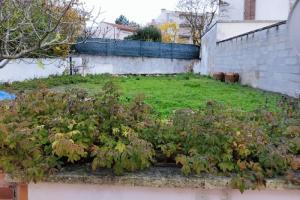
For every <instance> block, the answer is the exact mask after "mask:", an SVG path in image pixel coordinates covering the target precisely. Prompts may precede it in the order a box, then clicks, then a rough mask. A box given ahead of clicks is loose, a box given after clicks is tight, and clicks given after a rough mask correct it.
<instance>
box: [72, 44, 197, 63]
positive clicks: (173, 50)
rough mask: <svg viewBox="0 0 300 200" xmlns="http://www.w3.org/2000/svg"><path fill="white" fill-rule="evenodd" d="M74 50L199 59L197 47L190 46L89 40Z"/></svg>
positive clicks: (106, 53) (103, 53)
mask: <svg viewBox="0 0 300 200" xmlns="http://www.w3.org/2000/svg"><path fill="white" fill-rule="evenodd" d="M75 50H76V52H77V53H80V54H89V55H102V56H129V57H152V58H170V59H199V52H200V48H199V46H196V45H190V44H174V43H161V42H146V41H136V40H107V39H89V40H87V41H85V42H83V43H79V44H77V45H75Z"/></svg>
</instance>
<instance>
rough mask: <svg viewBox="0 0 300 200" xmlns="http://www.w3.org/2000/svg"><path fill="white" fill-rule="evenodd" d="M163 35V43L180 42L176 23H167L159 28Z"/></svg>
mask: <svg viewBox="0 0 300 200" xmlns="http://www.w3.org/2000/svg"><path fill="white" fill-rule="evenodd" d="M159 29H160V31H161V34H162V41H163V42H166V43H176V42H179V38H178V32H179V27H178V25H177V24H176V23H174V22H167V23H164V24H162V25H160V26H159Z"/></svg>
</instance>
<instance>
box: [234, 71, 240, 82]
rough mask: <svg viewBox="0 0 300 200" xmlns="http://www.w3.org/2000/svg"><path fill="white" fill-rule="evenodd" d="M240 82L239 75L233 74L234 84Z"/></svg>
mask: <svg viewBox="0 0 300 200" xmlns="http://www.w3.org/2000/svg"><path fill="white" fill-rule="evenodd" d="M239 81H240V74H239V73H234V82H235V83H238V82H239Z"/></svg>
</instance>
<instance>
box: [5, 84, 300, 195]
mask: <svg viewBox="0 0 300 200" xmlns="http://www.w3.org/2000/svg"><path fill="white" fill-rule="evenodd" d="M143 99H144V97H143V96H137V97H135V98H134V99H133V100H130V101H128V102H127V103H123V102H122V101H121V95H120V93H119V91H118V89H117V87H116V85H115V84H114V83H113V82H108V83H106V84H105V85H104V87H103V89H102V91H101V92H100V93H99V94H97V95H96V96H94V97H91V96H89V95H88V93H87V92H85V91H82V90H71V91H67V92H60V93H56V92H53V91H50V90H47V89H40V90H36V91H29V92H26V93H20V94H19V95H18V97H17V99H16V100H15V101H5V102H1V103H0V112H1V116H0V167H1V168H3V169H4V170H5V171H6V172H7V173H10V174H11V175H12V176H14V177H18V178H21V180H24V181H40V180H42V179H43V177H45V176H47V175H49V174H51V173H55V172H57V171H58V170H60V169H61V168H62V167H65V166H72V165H76V164H88V165H90V166H91V169H92V170H97V169H99V168H109V169H112V170H113V171H114V172H115V174H117V175H122V174H123V173H124V172H125V171H130V172H134V171H137V170H142V169H145V168H149V167H150V166H152V165H153V164H155V163H156V162H160V163H161V162H163V163H174V164H177V166H178V167H181V170H182V172H183V174H185V175H187V176H188V175H190V174H198V175H201V174H203V173H208V174H212V175H223V176H230V177H232V186H233V187H234V188H239V189H240V190H241V191H244V190H245V189H250V188H253V189H254V188H257V187H261V186H264V185H265V180H266V178H274V177H277V176H284V175H286V173H287V172H288V171H293V170H294V171H295V170H298V169H299V168H300V162H299V159H298V158H297V157H298V156H299V154H300V145H299V140H300V103H299V101H297V100H293V99H283V100H282V101H281V102H279V104H278V107H279V108H280V109H281V110H280V111H277V112H273V111H270V110H269V109H267V108H261V109H258V110H255V111H252V112H246V111H242V110H238V109H232V108H230V107H227V106H223V105H221V104H218V103H216V102H214V101H209V102H207V105H206V106H205V107H201V108H200V109H198V110H191V109H181V110H177V111H176V112H175V113H174V114H173V115H172V117H171V118H170V119H167V120H161V119H155V118H154V117H153V115H152V114H151V113H152V112H151V110H152V109H151V108H150V106H149V105H147V104H146V103H145V102H144V100H143Z"/></svg>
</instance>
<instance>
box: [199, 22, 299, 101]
mask: <svg viewBox="0 0 300 200" xmlns="http://www.w3.org/2000/svg"><path fill="white" fill-rule="evenodd" d="M216 32H217V31H216V30H212V31H211V32H210V33H209V34H208V35H207V36H206V38H204V42H205V40H207V41H213V40H214V39H213V38H216V34H217V33H216ZM202 52H203V47H202ZM210 52H211V53H213V55H212V54H209V56H208V58H205V57H202V61H201V65H200V69H199V71H200V72H206V74H212V73H214V72H238V73H240V75H241V83H242V84H245V85H250V86H252V87H255V88H260V89H263V90H268V91H274V92H280V93H283V94H287V95H290V96H294V97H299V96H300V58H299V56H298V55H297V54H296V51H295V50H294V49H293V48H292V46H291V45H290V42H289V38H288V27H287V25H286V24H284V23H283V24H281V25H278V26H273V27H270V28H267V29H264V30H259V31H257V32H252V33H249V34H247V35H244V36H238V37H235V38H234V39H230V40H225V41H220V42H217V43H211V44H210ZM202 54H203V53H202ZM208 61H209V62H208ZM205 62H207V63H208V64H206V63H205Z"/></svg>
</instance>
